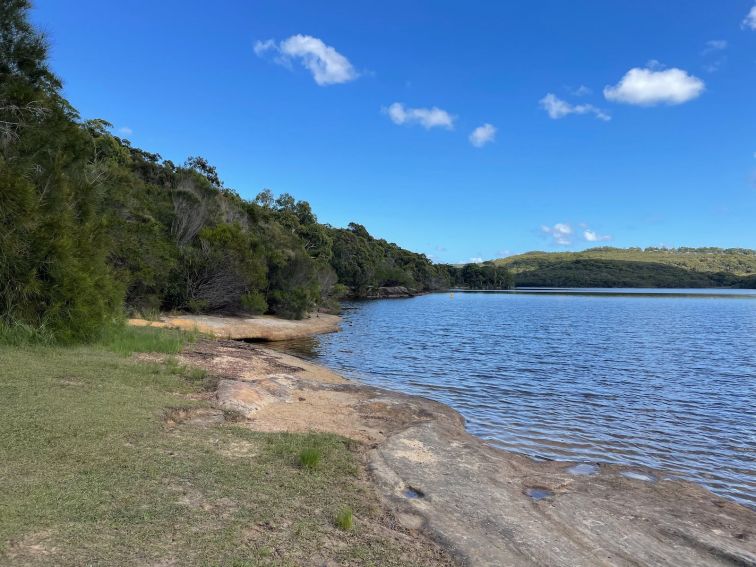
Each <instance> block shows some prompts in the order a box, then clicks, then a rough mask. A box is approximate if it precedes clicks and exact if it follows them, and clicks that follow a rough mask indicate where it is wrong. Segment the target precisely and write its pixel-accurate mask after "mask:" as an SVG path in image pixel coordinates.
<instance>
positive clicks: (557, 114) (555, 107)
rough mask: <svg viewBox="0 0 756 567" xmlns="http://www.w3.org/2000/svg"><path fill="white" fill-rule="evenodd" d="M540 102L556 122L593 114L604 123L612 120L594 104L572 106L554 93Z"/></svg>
mask: <svg viewBox="0 0 756 567" xmlns="http://www.w3.org/2000/svg"><path fill="white" fill-rule="evenodd" d="M538 102H539V104H540V105H541V106H542V107H543V108H544V110H546V112H547V113H548V115H549V117H550V118H553V119H554V120H557V119H559V118H564V117H565V116H567V115H568V114H593V115H595V116H596V118H598V119H599V120H603V121H604V122H608V121H609V120H611V119H612V117H611V116H609V115H608V114H607V113H606V112H604V111H603V110H601V109H600V108H596V107H595V106H593V105H592V104H570V103H569V102H567V101H565V100H562V99H560V98H559V97H557V96H556V95H555V94H553V93H548V94H547V95H546V96H545V97H543V98H542V99H541V100H540V101H538Z"/></svg>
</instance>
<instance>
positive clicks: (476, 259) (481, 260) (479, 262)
mask: <svg viewBox="0 0 756 567" xmlns="http://www.w3.org/2000/svg"><path fill="white" fill-rule="evenodd" d="M470 263H472V264H482V263H483V258H479V257H475V258H470Z"/></svg>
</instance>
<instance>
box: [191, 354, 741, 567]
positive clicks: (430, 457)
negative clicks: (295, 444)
mask: <svg viewBox="0 0 756 567" xmlns="http://www.w3.org/2000/svg"><path fill="white" fill-rule="evenodd" d="M182 359H183V360H184V362H186V363H189V364H195V365H198V366H202V367H204V368H206V369H207V370H208V371H209V372H211V373H213V374H215V375H216V376H218V378H219V386H218V390H217V393H216V396H217V402H218V403H219V405H220V406H222V407H224V408H228V409H234V410H237V411H239V412H242V413H243V414H244V415H245V416H246V418H247V421H246V424H247V426H248V427H251V428H254V429H258V430H263V431H281V430H284V431H308V430H317V431H330V432H334V433H338V434H341V435H344V436H346V437H351V438H353V439H355V440H358V441H360V442H361V443H362V444H361V446H362V447H363V450H364V455H365V458H366V460H367V462H368V464H369V467H370V469H371V473H372V476H373V480H374V482H375V486H376V489H377V490H378V492H379V494H380V496H381V497H382V499H383V501H384V502H385V503H386V505H387V507H388V508H389V510H390V511H391V512H392V513H393V515H394V516H395V518H396V520H397V521H398V522H399V523H400V524H401V525H402V526H404V527H406V528H408V529H414V530H422V531H423V532H425V533H428V534H429V535H431V536H432V537H433V538H434V539H436V540H437V541H439V542H440V543H442V544H443V545H444V546H445V547H447V548H448V549H449V550H450V551H451V552H452V553H453V554H454V555H455V556H456V557H457V558H458V559H459V561H460V563H462V564H465V565H491V566H504V565H516V566H531V565H532V566H536V565H537V566H563V567H576V566H585V567H589V566H590V567H593V566H610V565H611V566H630V565H633V566H637V565H648V566H651V565H654V566H656V565H680V566H681V565H690V566H701V567H703V566H717V565H756V541H755V539H754V538H755V535H754V529H755V528H754V527H755V526H756V512H754V511H753V510H751V509H748V508H745V507H743V506H740V505H738V504H736V503H734V502H730V501H728V500H724V499H722V498H720V497H718V496H715V495H714V494H712V493H710V492H708V491H707V490H705V489H704V488H702V487H700V486H698V485H696V484H693V483H689V482H682V481H677V480H671V479H668V478H666V477H664V476H663V475H660V474H659V473H658V471H651V470H646V469H642V468H637V467H620V466H613V465H612V466H609V465H597V466H582V467H579V468H577V469H574V468H572V467H573V465H574V463H562V462H536V461H533V460H531V459H528V458H526V457H524V456H521V455H516V454H512V453H507V452H504V451H500V450H497V449H494V448H492V447H489V446H487V445H486V444H485V443H483V442H482V441H480V440H479V439H477V438H475V437H473V436H471V435H469V434H468V433H467V432H466V431H465V429H464V421H463V419H462V417H461V416H460V415H459V414H458V413H456V412H455V411H454V410H452V409H451V408H449V407H447V406H445V405H442V404H439V403H436V402H433V401H430V400H426V399H424V398H419V397H414V396H408V395H404V394H400V393H396V392H391V391H387V390H382V389H378V388H373V387H369V386H365V385H361V384H357V383H354V382H349V381H347V380H345V379H344V378H342V377H341V376H339V375H338V374H335V373H333V372H331V371H329V370H326V369H324V368H321V367H318V366H317V365H313V364H310V363H308V362H305V361H303V360H301V359H298V358H295V357H292V356H287V355H285V354H282V353H278V352H275V351H271V350H268V349H264V348H262V347H259V346H258V345H249V344H240V343H234V342H231V341H211V340H204V341H199V342H198V343H196V344H195V345H192V346H191V347H190V350H188V351H187V352H185V353H183V354H182Z"/></svg>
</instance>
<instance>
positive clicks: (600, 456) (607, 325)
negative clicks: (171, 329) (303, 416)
mask: <svg viewBox="0 0 756 567" xmlns="http://www.w3.org/2000/svg"><path fill="white" fill-rule="evenodd" d="M534 291H535V290H534ZM582 291H584V290H581V292H580V293H565V292H564V290H560V292H559V293H547V292H543V291H538V292H535V293H531V292H528V293H490V292H489V293H455V294H453V296H452V295H450V294H448V293H446V294H433V295H426V296H422V297H417V298H412V299H397V300H381V301H372V302H355V303H348V304H346V305H345V307H346V309H345V311H344V326H343V331H342V332H341V333H336V334H332V335H325V336H321V337H317V338H314V339H308V340H307V341H300V342H297V343H290V344H288V345H286V346H285V348H288V349H291V350H296V351H297V353H298V354H300V355H302V354H304V355H307V356H310V357H312V358H316V359H318V360H320V361H321V362H323V363H324V364H326V365H328V366H330V367H332V368H334V369H336V370H338V371H340V372H342V373H343V374H345V375H347V376H350V377H353V378H356V379H359V380H362V381H364V382H367V383H370V384H374V385H378V386H384V387H388V388H392V389H397V390H401V391H404V392H409V393H412V394H419V395H422V396H426V397H429V398H434V399H436V400H439V401H442V402H445V403H447V404H449V405H451V406H452V407H454V408H455V409H457V410H458V411H459V412H461V413H462V414H463V415H464V416H465V418H466V419H467V424H468V429H469V430H470V431H471V432H472V433H474V434H476V435H479V436H480V437H482V438H484V439H486V440H488V441H490V442H491V443H492V444H494V445H497V446H499V447H502V448H504V449H508V450H511V451H517V452H520V453H525V454H527V455H530V456H532V457H535V458H541V459H558V460H570V461H586V462H597V461H598V462H614V463H624V464H629V465H645V466H650V467H654V468H658V469H664V470H666V471H668V472H670V473H671V475H672V476H676V477H681V478H687V479H691V480H695V481H697V482H700V483H701V484H704V485H705V486H707V487H708V488H709V489H711V490H712V491H714V492H716V493H718V494H721V495H723V496H726V497H729V498H733V499H736V500H738V501H740V502H741V503H744V504H746V505H749V506H756V292H753V291H751V292H749V291H746V290H742V291H741V290H739V291H738V292H737V293H735V292H726V293H725V294H723V295H719V292H718V291H715V290H706V291H705V292H703V295H700V294H702V290H680V291H683V293H679V292H678V293H670V292H669V291H668V290H664V291H663V292H662V293H659V290H653V291H651V290H649V294H644V293H643V292H642V291H641V292H639V291H638V290H631V291H630V290H628V291H630V293H627V294H623V293H617V291H618V290H611V291H610V292H607V290H591V293H589V294H584V293H582ZM686 293H690V294H699V295H686ZM741 294H742V295H745V297H740V296H737V295H741ZM748 294H750V297H749V295H748Z"/></svg>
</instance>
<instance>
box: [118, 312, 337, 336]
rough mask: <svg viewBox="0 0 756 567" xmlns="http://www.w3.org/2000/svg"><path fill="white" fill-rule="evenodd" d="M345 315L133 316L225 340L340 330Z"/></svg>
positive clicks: (132, 322) (140, 323)
mask: <svg viewBox="0 0 756 567" xmlns="http://www.w3.org/2000/svg"><path fill="white" fill-rule="evenodd" d="M340 323H341V318H340V317H338V316H337V315H329V314H327V313H313V314H312V315H311V316H310V317H308V318H306V319H300V320H291V319H280V318H278V317H272V316H269V315H260V316H255V317H232V316H220V315H180V316H170V315H164V316H162V317H161V318H160V320H158V321H147V320H146V319H129V325H133V326H136V327H163V328H170V329H182V330H184V331H199V332H200V333H204V334H207V335H213V336H215V337H219V338H223V339H248V340H260V341H285V340H291V339H300V338H302V337H309V336H312V335H319V334H323V333H333V332H336V331H338V330H339V325H340Z"/></svg>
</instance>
